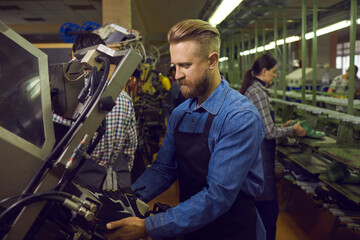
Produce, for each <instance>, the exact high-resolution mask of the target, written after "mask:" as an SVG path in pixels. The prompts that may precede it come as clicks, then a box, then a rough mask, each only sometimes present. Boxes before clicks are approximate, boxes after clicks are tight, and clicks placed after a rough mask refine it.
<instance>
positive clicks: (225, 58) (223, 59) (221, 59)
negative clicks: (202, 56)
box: [219, 57, 229, 62]
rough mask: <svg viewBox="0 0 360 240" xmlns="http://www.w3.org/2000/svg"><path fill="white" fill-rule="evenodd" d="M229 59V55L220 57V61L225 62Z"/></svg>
mask: <svg viewBox="0 0 360 240" xmlns="http://www.w3.org/2000/svg"><path fill="white" fill-rule="evenodd" d="M227 60H229V58H228V57H221V58H219V62H225V61H227Z"/></svg>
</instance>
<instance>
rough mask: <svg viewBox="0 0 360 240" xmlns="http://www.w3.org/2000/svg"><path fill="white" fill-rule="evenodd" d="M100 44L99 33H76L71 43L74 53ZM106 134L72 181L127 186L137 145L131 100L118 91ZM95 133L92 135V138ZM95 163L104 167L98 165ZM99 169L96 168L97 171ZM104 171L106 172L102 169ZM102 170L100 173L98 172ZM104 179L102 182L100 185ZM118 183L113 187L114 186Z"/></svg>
mask: <svg viewBox="0 0 360 240" xmlns="http://www.w3.org/2000/svg"><path fill="white" fill-rule="evenodd" d="M98 44H103V45H106V44H105V42H104V41H103V40H102V39H101V38H100V36H99V35H97V34H93V33H87V34H82V35H79V36H78V37H77V38H76V39H75V42H74V44H73V48H72V49H73V52H75V51H77V50H79V49H82V48H87V47H91V46H94V45H98ZM53 119H54V122H57V123H60V124H63V125H67V126H71V124H72V121H71V120H69V119H65V118H62V117H60V116H58V115H56V114H53ZM105 122H106V127H105V133H104V135H103V136H102V137H101V139H100V141H99V143H98V145H97V146H96V148H95V149H94V151H93V152H92V153H91V156H90V159H88V160H87V161H86V163H85V164H84V165H83V166H82V168H80V170H79V171H78V173H77V175H76V176H75V180H76V181H78V182H80V183H83V184H86V185H90V186H93V187H97V188H103V187H105V188H106V189H117V187H122V188H124V187H130V185H131V174H130V172H131V169H132V167H133V162H134V154H135V151H136V148H137V133H136V119H135V111H134V106H133V102H132V99H131V98H130V96H129V95H128V94H127V93H126V92H125V91H121V92H120V95H119V96H118V97H117V98H116V100H115V106H114V107H113V109H112V110H111V112H109V113H107V114H106V117H105ZM95 137H96V136H94V137H93V138H95ZM98 165H100V166H105V167H106V168H105V170H104V168H101V167H100V168H98ZM110 166H111V170H113V171H115V172H116V175H117V179H116V180H115V179H110V180H112V181H113V182H111V183H109V181H106V180H109V179H105V178H106V177H107V178H109V177H111V175H112V172H111V171H109V170H110V168H109V167H110ZM97 169H98V170H97ZM104 171H105V172H104ZM100 172H101V173H100ZM103 182H104V184H103ZM114 183H117V184H116V186H115V185H113V184H114Z"/></svg>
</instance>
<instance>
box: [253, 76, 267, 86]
mask: <svg viewBox="0 0 360 240" xmlns="http://www.w3.org/2000/svg"><path fill="white" fill-rule="evenodd" d="M254 80H255V81H257V82H259V83H261V85H263V86H265V83H264V82H263V81H262V80H261V79H259V78H257V77H254Z"/></svg>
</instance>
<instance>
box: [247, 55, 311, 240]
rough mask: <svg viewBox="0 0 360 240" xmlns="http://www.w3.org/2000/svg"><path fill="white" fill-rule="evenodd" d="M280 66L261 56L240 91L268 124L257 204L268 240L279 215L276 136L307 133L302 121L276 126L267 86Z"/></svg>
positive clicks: (274, 61)
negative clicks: (259, 194) (262, 173)
mask: <svg viewBox="0 0 360 240" xmlns="http://www.w3.org/2000/svg"><path fill="white" fill-rule="evenodd" d="M276 67H277V66H276V60H275V59H274V58H273V57H272V56H270V55H268V54H263V55H261V56H260V57H258V58H257V59H256V60H255V62H254V64H253V66H252V68H251V69H250V70H248V71H247V72H246V74H245V79H244V82H243V84H242V86H241V89H240V93H242V94H244V95H245V96H246V97H247V98H249V99H250V101H251V102H252V103H253V104H254V105H255V106H256V108H257V110H258V111H259V112H260V115H261V116H262V119H263V122H264V126H265V139H264V140H263V142H262V145H261V154H262V161H263V168H264V183H265V185H264V191H263V193H262V195H261V196H260V197H257V198H256V202H255V205H256V208H257V210H258V211H259V213H260V216H261V219H262V221H263V223H264V226H265V229H266V239H267V240H270V239H273V240H275V234H276V221H277V217H278V214H279V206H278V201H277V190H276V178H275V145H276V139H277V138H282V137H286V136H289V135H291V134H293V133H295V134H296V135H298V136H300V137H302V136H304V135H305V134H306V131H305V130H304V129H303V128H302V127H301V125H300V121H299V122H298V123H296V124H295V125H293V126H290V123H291V122H293V121H292V120H290V121H288V122H286V123H285V124H283V125H282V126H276V125H275V123H274V111H273V109H272V107H271V105H270V102H269V98H268V91H267V90H266V85H270V84H271V82H272V80H273V78H274V77H276Z"/></svg>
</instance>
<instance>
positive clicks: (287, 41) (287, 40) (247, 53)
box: [240, 36, 301, 56]
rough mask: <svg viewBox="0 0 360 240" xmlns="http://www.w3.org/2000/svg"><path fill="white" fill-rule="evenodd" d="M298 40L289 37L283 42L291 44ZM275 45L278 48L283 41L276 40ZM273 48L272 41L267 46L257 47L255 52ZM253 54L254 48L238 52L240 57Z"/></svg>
mask: <svg viewBox="0 0 360 240" xmlns="http://www.w3.org/2000/svg"><path fill="white" fill-rule="evenodd" d="M300 39H301V38H300V37H299V36H291V37H287V38H285V42H286V43H292V42H296V41H299V40H300ZM276 43H277V45H278V46H280V45H283V44H284V39H280V40H277V41H276ZM274 48H275V42H274V41H273V42H270V43H269V44H268V45H265V46H260V47H258V48H257V52H262V51H264V49H265V51H268V50H271V49H274ZM253 53H255V48H253V49H250V50H249V51H244V52H240V56H246V55H249V54H253Z"/></svg>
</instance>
